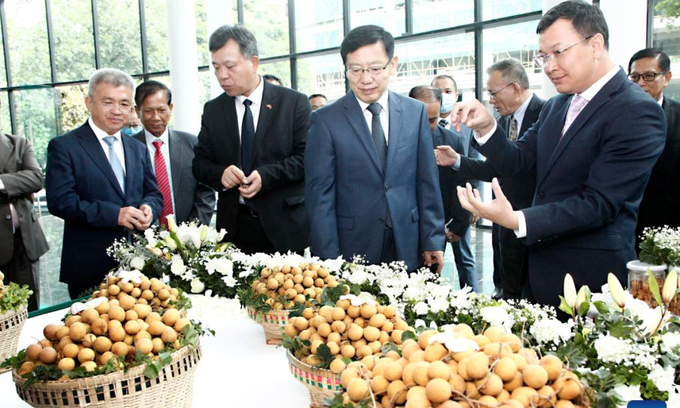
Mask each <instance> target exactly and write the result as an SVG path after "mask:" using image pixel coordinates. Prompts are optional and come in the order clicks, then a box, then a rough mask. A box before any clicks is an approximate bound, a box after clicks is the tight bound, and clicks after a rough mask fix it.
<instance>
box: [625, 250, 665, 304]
mask: <svg viewBox="0 0 680 408" xmlns="http://www.w3.org/2000/svg"><path fill="white" fill-rule="evenodd" d="M626 267H627V268H628V292H630V294H631V295H633V297H634V298H636V299H640V300H642V301H644V302H645V303H647V304H648V305H649V307H651V308H655V307H657V306H658V305H659V304H658V303H656V300H655V299H654V295H652V291H651V290H650V289H649V277H648V276H647V270H650V271H651V272H652V274H654V277H655V278H656V282H657V283H658V285H659V293H661V290H662V288H663V283H664V281H665V279H666V264H662V265H650V264H648V263H645V262H641V261H637V260H635V261H630V262H628V264H626Z"/></svg>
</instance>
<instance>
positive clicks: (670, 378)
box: [647, 364, 675, 393]
mask: <svg viewBox="0 0 680 408" xmlns="http://www.w3.org/2000/svg"><path fill="white" fill-rule="evenodd" d="M647 378H649V379H650V380H651V381H652V382H653V383H654V385H656V388H658V389H659V391H667V392H669V393H670V392H672V391H673V389H674V385H675V384H674V382H675V381H674V380H675V368H673V367H666V368H664V367H661V366H660V365H659V364H655V365H654V367H652V370H651V371H650V372H649V374H648V375H647Z"/></svg>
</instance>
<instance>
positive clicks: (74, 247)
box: [45, 122, 163, 286]
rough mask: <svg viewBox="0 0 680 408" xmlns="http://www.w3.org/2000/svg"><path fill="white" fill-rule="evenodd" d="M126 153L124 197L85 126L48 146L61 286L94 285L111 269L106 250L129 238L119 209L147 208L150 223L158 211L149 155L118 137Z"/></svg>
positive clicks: (159, 201)
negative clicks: (60, 237) (58, 223)
mask: <svg viewBox="0 0 680 408" xmlns="http://www.w3.org/2000/svg"><path fill="white" fill-rule="evenodd" d="M121 141H122V143H123V149H124V151H125V192H123V191H122V190H121V188H120V185H119V184H118V180H117V179H116V176H115V174H114V173H113V170H112V169H111V165H110V164H109V160H108V159H107V157H106V154H105V153H104V150H103V149H102V146H101V144H100V143H99V140H98V139H97V137H96V136H95V134H94V132H93V131H92V128H91V127H90V125H89V123H87V122H86V123H85V124H84V125H82V126H80V127H79V128H77V129H75V130H73V131H71V132H69V133H66V134H65V135H63V136H60V137H56V138H54V139H52V140H50V143H49V145H48V146H47V170H46V179H45V188H46V192H47V207H48V208H49V210H50V213H52V214H53V215H55V216H57V217H59V218H63V219H64V241H63V248H62V253H61V276H60V280H61V281H62V282H64V283H76V282H78V283H82V282H87V283H88V285H92V286H94V285H96V284H98V283H99V282H101V280H102V279H103V278H104V276H105V274H106V273H107V272H108V271H109V270H110V269H112V268H114V267H115V266H116V262H115V261H114V260H113V258H110V257H109V256H108V255H107V254H106V249H107V248H108V247H109V246H111V244H112V243H113V241H114V240H115V239H120V238H128V239H129V238H130V236H129V235H130V234H129V232H128V231H127V229H126V228H125V227H122V226H119V225H118V215H119V212H120V209H121V208H122V207H128V206H130V207H135V208H139V206H141V205H142V204H147V205H148V206H149V207H151V209H152V211H153V216H154V220H156V219H157V218H158V215H159V214H160V213H161V210H162V208H163V197H162V195H161V193H160V191H158V186H157V185H156V177H155V176H154V174H153V168H152V167H151V160H150V159H149V152H148V150H147V149H146V146H143V145H140V144H139V143H138V142H137V141H136V140H133V139H131V138H127V137H121Z"/></svg>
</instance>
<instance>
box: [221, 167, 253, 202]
mask: <svg viewBox="0 0 680 408" xmlns="http://www.w3.org/2000/svg"><path fill="white" fill-rule="evenodd" d="M221 181H222V185H223V186H224V187H225V188H227V189H229V188H234V187H236V186H239V187H238V190H239V192H240V193H241V195H242V196H243V197H244V198H253V197H255V196H256V195H257V193H259V192H260V190H261V189H262V178H261V177H260V173H259V172H258V171H257V170H253V172H252V173H250V174H249V175H248V176H247V177H246V175H245V173H243V171H242V170H241V169H239V168H238V167H236V166H234V165H231V166H229V167H227V168H226V169H225V170H224V173H222V180H221Z"/></svg>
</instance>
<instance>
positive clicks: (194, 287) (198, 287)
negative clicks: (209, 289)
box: [191, 278, 205, 293]
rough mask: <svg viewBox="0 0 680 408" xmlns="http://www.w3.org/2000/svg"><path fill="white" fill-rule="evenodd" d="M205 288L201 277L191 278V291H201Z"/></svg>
mask: <svg viewBox="0 0 680 408" xmlns="http://www.w3.org/2000/svg"><path fill="white" fill-rule="evenodd" d="M204 290H205V284H204V283H203V282H201V279H200V278H194V279H192V280H191V293H201V292H203V291H204Z"/></svg>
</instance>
